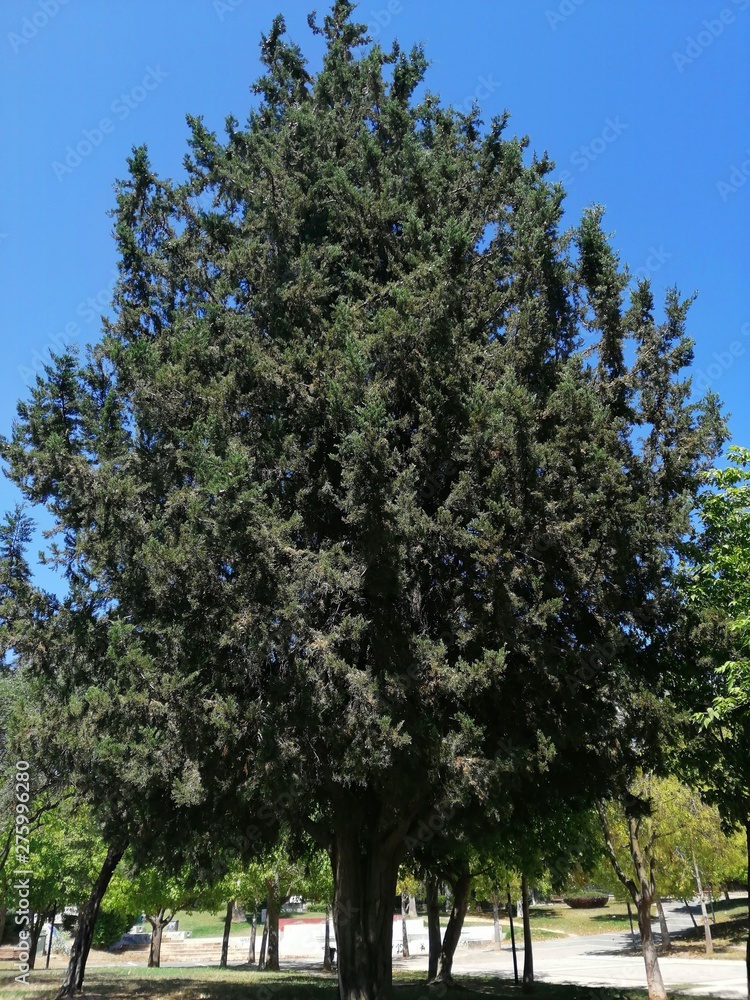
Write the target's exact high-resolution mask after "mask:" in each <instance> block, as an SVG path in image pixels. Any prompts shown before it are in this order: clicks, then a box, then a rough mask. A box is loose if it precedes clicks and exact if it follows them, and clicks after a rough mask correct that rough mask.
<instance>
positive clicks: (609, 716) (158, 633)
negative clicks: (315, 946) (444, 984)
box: [2, 0, 722, 1000]
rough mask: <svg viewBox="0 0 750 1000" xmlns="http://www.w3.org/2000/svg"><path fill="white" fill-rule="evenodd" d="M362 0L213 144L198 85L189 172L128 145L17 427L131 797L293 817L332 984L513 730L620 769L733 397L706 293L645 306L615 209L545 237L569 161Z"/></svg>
mask: <svg viewBox="0 0 750 1000" xmlns="http://www.w3.org/2000/svg"><path fill="white" fill-rule="evenodd" d="M352 10H353V4H351V3H350V2H348V0H336V2H335V4H334V5H333V8H332V10H331V12H330V13H329V14H328V15H327V16H326V17H325V18H324V20H323V23H322V25H318V24H316V23H315V21H314V20H312V19H311V22H310V23H311V26H312V28H313V30H314V31H315V32H317V33H318V34H319V35H321V36H322V39H323V41H324V43H325V55H324V58H323V65H322V69H321V70H320V72H319V73H317V75H314V76H313V75H312V74H311V73H310V71H309V70H308V68H307V65H306V63H305V60H304V58H303V56H302V54H301V52H300V50H299V48H298V47H297V46H296V45H294V44H292V43H290V42H288V41H287V40H286V39H285V37H284V23H283V19H282V18H277V19H276V20H275V21H274V24H273V27H272V29H271V31H270V33H269V35H268V36H267V37H265V38H264V39H263V45H262V61H263V64H264V75H263V76H262V77H261V79H260V80H259V81H258V82H257V84H256V85H255V93H256V95H257V96H258V98H259V101H258V105H257V107H255V108H254V109H253V110H252V111H251V113H250V115H249V117H248V120H247V122H246V123H245V124H244V125H243V126H241V125H240V123H239V122H238V121H237V120H235V119H233V118H230V119H228V120H227V123H226V138H225V140H223V141H220V140H219V139H218V138H217V136H216V135H214V134H213V133H211V132H210V131H209V130H208V129H207V128H206V127H205V125H204V124H203V122H202V121H201V120H200V119H198V118H190V119H189V123H190V127H191V133H192V134H191V139H190V152H189V154H188V156H187V157H186V159H185V169H186V177H185V179H184V181H182V182H180V183H176V184H175V183H171V182H169V181H165V180H163V179H160V178H158V177H157V176H156V175H155V173H154V171H153V169H152V167H151V165H150V163H149V160H148V156H147V154H146V151H145V150H144V149H137V150H135V151H134V153H133V156H132V158H131V159H130V161H129V171H130V172H129V177H128V178H127V179H126V180H124V181H122V182H121V183H120V184H119V185H118V192H117V208H116V211H115V232H116V238H117V243H118V250H119V254H120V281H119V283H118V286H117V289H116V291H115V296H114V307H115V318H114V320H113V321H112V322H111V323H108V324H107V327H106V330H105V335H104V338H103V340H102V342H101V343H100V344H98V345H96V346H95V347H94V348H93V349H92V351H91V353H90V354H89V355H88V357H87V358H85V359H83V360H80V361H79V360H78V359H77V358H75V357H73V356H70V355H66V356H64V357H62V358H59V359H57V360H56V361H55V362H54V364H53V365H52V366H50V368H49V369H48V371H47V372H46V374H45V376H44V377H43V378H42V379H41V380H40V382H39V383H38V384H37V386H36V387H35V389H34V390H33V391H32V396H31V399H30V401H29V402H27V403H22V404H21V406H20V407H19V418H18V421H17V424H16V427H15V430H14V434H13V438H12V440H11V441H8V442H6V443H5V444H4V445H3V449H2V451H3V455H4V457H5V459H6V461H7V463H8V466H9V472H10V475H11V477H12V478H13V479H14V481H15V482H16V483H18V485H19V486H20V487H21V488H22V490H23V491H24V493H25V495H26V497H27V498H28V500H29V501H31V502H32V503H42V504H46V505H47V507H48V509H49V510H50V511H51V513H52V515H53V517H54V519H55V523H56V526H57V527H58V529H59V539H60V541H59V543H58V549H57V550H56V552H55V555H54V558H55V559H56V560H57V561H58V563H59V565H60V566H61V567H63V568H64V569H65V571H66V573H67V574H68V578H69V580H70V582H71V597H70V599H69V600H66V602H64V603H63V605H62V606H61V607H60V608H59V609H55V611H54V615H53V616H52V617H53V619H54V633H55V635H56V637H57V638H56V640H55V642H54V643H48V644H47V645H40V643H39V642H38V641H36V642H33V643H32V642H30V643H29V644H28V645H27V648H26V650H25V655H26V657H27V658H28V660H29V661H30V662H31V664H32V667H31V669H35V670H37V671H43V670H46V671H47V672H48V673H52V674H53V675H54V676H55V677H56V678H57V679H58V689H57V691H56V697H57V704H58V705H59V706H63V707H62V708H58V711H57V715H56V718H55V712H54V711H53V712H52V713H51V715H52V717H53V718H55V721H56V723H57V725H58V726H59V727H60V729H61V731H62V732H64V733H67V734H70V733H71V713H72V710H73V708H75V711H76V712H77V713H78V715H77V716H74V717H75V718H76V720H77V721H76V725H81V726H82V727H83V729H84V733H85V734H86V735H87V737H89V736H90V740H89V743H87V744H86V748H87V753H89V754H90V755H91V758H92V759H93V760H94V761H95V762H96V764H95V766H94V767H92V768H91V773H92V774H96V773H97V771H98V770H99V768H102V770H103V772H104V775H103V777H104V779H105V780H106V781H108V782H109V787H110V788H112V789H114V790H115V794H116V795H117V796H118V797H119V798H120V799H121V800H122V802H123V803H124V804H126V805H127V806H128V809H127V810H126V814H127V815H128V816H129V817H130V816H132V817H133V822H132V823H130V822H128V823H126V824H125V827H124V829H125V830H126V831H127V833H128V834H130V833H131V831H132V833H133V836H135V830H136V828H138V830H139V831H140V832H139V834H138V837H139V842H142V843H144V844H147V843H149V842H150V843H156V842H157V840H156V834H155V835H154V837H151V836H150V831H151V830H152V829H153V827H154V825H155V824H156V825H159V824H160V826H161V827H163V816H164V809H165V803H168V804H170V807H171V803H172V802H179V803H183V804H185V805H186V806H190V807H196V812H197V807H198V806H200V807H201V813H202V815H203V816H206V815H210V816H216V817H217V818H218V821H219V822H221V823H223V824H224V826H225V828H226V829H224V830H223V831H222V833H221V836H222V837H223V838H226V839H228V838H229V834H230V833H231V832H232V830H233V828H235V827H237V828H239V827H241V825H242V823H243V822H246V823H250V822H251V820H250V819H248V817H249V816H252V815H253V814H254V813H256V812H257V813H260V812H261V810H263V809H265V808H270V809H271V810H272V812H274V815H276V820H274V822H281V821H282V820H283V822H285V823H288V824H290V826H291V827H292V828H294V829H297V828H299V827H304V828H305V829H306V831H307V832H308V833H309V834H310V835H311V836H313V837H314V838H315V839H316V840H317V842H318V843H319V845H320V846H322V847H324V848H325V849H326V850H328V851H329V854H330V857H331V862H332V868H333V873H334V879H335V885H336V892H335V905H334V921H335V926H336V934H337V944H338V950H339V962H338V974H339V985H340V993H341V996H342V998H343V1000H385V998H388V997H389V996H390V993H391V962H390V954H391V936H392V912H391V910H392V907H391V901H392V900H393V897H394V890H395V886H396V881H397V874H398V868H399V865H400V863H401V862H402V861H403V859H404V857H405V855H406V853H407V838H408V837H409V836H413V834H414V832H415V831H417V830H419V828H420V824H423V823H425V822H427V821H428V820H429V819H430V818H432V817H433V816H434V815H435V814H436V813H437V814H444V813H446V812H448V811H450V810H451V809H452V808H454V806H456V805H461V806H469V805H470V804H472V803H474V804H476V805H478V806H480V807H486V808H487V809H488V811H489V810H490V808H491V807H492V804H493V803H497V801H498V800H499V799H500V798H502V796H503V795H504V794H505V793H506V791H507V788H508V785H509V784H512V782H513V775H512V773H511V771H512V768H509V767H508V763H507V760H506V757H507V755H506V753H505V746H506V744H507V741H508V740H512V741H513V742H514V743H515V744H517V745H518V746H519V747H522V748H523V754H522V756H523V757H524V761H523V774H524V775H525V776H526V779H527V785H529V786H530V783H532V782H533V780H534V778H535V776H536V775H538V774H539V773H540V772H542V771H544V769H545V768H546V767H547V765H548V762H549V760H550V759H551V758H553V757H561V758H564V759H566V760H567V761H568V765H569V767H570V769H571V770H574V769H575V768H579V769H580V770H581V771H582V772H583V773H588V774H589V775H590V778H591V781H592V783H595V782H597V781H599V782H600V781H602V780H603V776H604V774H605V772H606V771H607V769H608V767H609V763H608V761H609V758H608V756H607V755H606V754H604V753H602V752H601V748H602V747H604V746H606V745H607V741H608V739H609V735H610V733H611V732H612V730H613V728H614V729H616V728H617V725H618V722H617V720H618V718H619V715H620V713H621V711H622V705H623V704H624V703H625V702H626V701H627V700H628V699H630V697H631V694H632V691H633V689H634V688H637V686H638V685H639V684H644V685H647V686H651V687H653V686H658V685H657V681H658V667H657V660H656V659H655V655H654V654H653V653H652V651H654V650H655V649H656V645H657V644H655V633H656V632H657V631H658V630H660V629H662V630H665V631H666V625H667V624H668V623H669V621H670V620H671V616H672V614H673V612H674V607H673V601H672V576H673V573H672V569H671V567H672V563H673V556H674V548H675V545H676V544H677V541H678V540H679V539H681V538H682V537H683V535H684V534H685V533H686V532H687V531H688V530H689V527H690V525H689V519H688V513H687V510H688V507H689V501H690V498H691V497H692V495H693V493H694V490H695V481H696V474H697V472H698V471H699V470H700V469H701V468H702V467H703V465H704V464H705V462H706V461H710V460H711V459H712V458H713V455H714V454H715V450H716V445H717V441H718V440H719V439H720V438H721V435H722V425H721V422H720V420H719V418H718V415H717V412H716V405H715V400H713V399H712V398H709V399H708V400H707V401H705V403H704V404H691V403H689V396H690V388H689V382H688V380H686V379H685V378H683V377H682V374H681V373H682V371H683V369H684V368H685V366H686V365H688V364H689V363H690V360H691V344H690V341H689V339H688V338H687V336H686V333H685V322H686V315H687V310H688V306H689V303H687V302H683V301H682V300H681V299H680V298H679V296H678V294H677V292H676V291H672V292H670V293H669V295H668V297H667V302H666V306H665V319H664V321H663V322H660V321H658V320H657V318H656V316H655V307H654V302H653V297H652V294H651V291H650V288H649V286H648V284H647V283H641V284H640V285H639V286H638V288H637V290H636V291H635V292H634V293H633V296H632V300H631V303H630V306H629V308H627V307H626V304H625V302H624V295H625V289H626V287H627V284H628V280H629V279H628V275H627V273H626V272H625V271H624V270H621V269H620V267H619V263H618V260H617V256H616V254H615V252H614V251H613V250H612V248H611V247H610V244H609V241H608V239H607V237H606V235H605V234H604V232H603V229H602V224H601V215H602V213H601V211H600V210H598V209H595V210H592V211H590V212H588V213H586V215H585V217H584V219H583V220H582V222H581V224H580V226H578V227H577V228H576V230H575V231H574V232H573V233H567V234H561V232H560V229H559V227H560V223H561V219H562V212H563V208H562V205H563V191H562V190H561V188H560V186H559V185H557V184H555V183H553V182H552V181H551V180H550V179H549V174H550V172H551V171H552V169H553V164H552V163H551V162H550V161H549V160H548V159H547V158H546V157H542V158H534V159H533V160H530V158H529V157H527V156H526V154H525V150H526V148H527V145H528V142H527V140H525V139H513V138H506V137H505V128H506V125H507V117H506V116H503V117H500V118H498V119H495V120H493V121H492V122H491V123H490V124H489V125H488V126H487V127H486V128H485V127H483V125H482V122H481V119H480V115H479V111H478V110H474V111H472V112H471V113H469V114H461V113H458V112H456V111H454V110H452V109H450V108H446V107H444V106H442V105H441V104H440V102H439V100H438V99H437V98H436V97H435V95H433V94H430V93H429V92H427V93H424V94H422V91H421V90H420V85H421V84H422V82H423V79H424V75H425V69H426V60H425V57H424V54H423V52H422V51H421V49H419V48H416V49H414V50H413V51H411V52H410V53H406V52H403V51H401V49H400V48H399V47H398V46H394V48H393V49H392V50H391V51H390V52H387V53H386V52H383V51H382V50H381V49H380V48H379V47H378V46H377V45H374V46H371V47H366V43H367V39H366V34H365V30H366V29H365V26H364V25H361V24H357V23H356V22H355V21H354V20H353V19H352V16H351V15H352ZM418 95H421V96H418ZM206 199H208V200H209V201H210V208H205V207H202V206H205V204H206ZM631 348H632V350H631ZM631 356H632V357H634V359H635V360H634V361H633V363H632V364H628V362H627V361H626V358H629V357H631ZM644 609H645V610H644ZM29 631H30V633H31V634H33V632H34V629H33V628H31V629H30V630H29ZM71 637H72V639H71ZM65 641H67V646H65V645H64V642H65ZM41 649H44V650H46V651H47V652H46V653H42V652H40V650H41ZM50 649H54V656H51V655H50V653H49V650H50ZM615 653H616V655H615ZM45 661H46V662H45ZM54 704H55V703H52V705H51V708H54ZM69 739H72V737H71V736H70V735H69ZM131 739H133V740H137V742H138V743H139V745H141V746H142V747H144V748H145V750H144V755H143V756H142V757H141V758H140V759H139V758H138V757H137V755H136V754H135V751H134V749H133V747H131V744H130V740H131ZM76 740H78V736H77V735H76ZM76 745H78V744H76ZM626 745H627V740H625V741H623V746H626ZM157 748H158V758H159V763H160V765H161V769H160V770H159V772H158V780H157V773H156V772H154V771H153V770H152V768H151V766H150V764H151V761H152V755H153V756H157V753H156V751H157ZM73 757H74V755H73V753H72V747H71V752H70V753H69V754H68V760H69V761H70V765H69V766H71V767H72V766H73V763H72V762H73ZM102 758H104V759H103V760H102ZM136 759H138V760H139V766H138V767H136V764H135V762H136ZM87 780H89V781H91V782H93V781H94V779H93V778H91V779H86V778H85V777H84V776H83V775H81V777H80V782H81V784H82V785H84V784H85V783H86V781H87ZM96 782H97V784H96V787H95V788H94V787H92V788H91V798H92V801H94V802H98V803H99V805H98V808H99V809H100V810H101V811H102V816H103V818H104V813H105V812H106V809H105V807H104V804H103V803H104V796H103V795H102V785H101V781H100V779H99V778H98V777H97V779H96ZM136 790H137V791H138V795H137V796H136V795H135V794H134V793H135V791H136ZM139 810H140V816H139V824H136V816H137V813H138V812H139ZM114 817H115V814H114V813H111V815H110V820H109V823H110V825H109V830H110V834H111V837H112V838H113V841H114V838H115V836H116V834H117V833H118V830H117V829H116V827H115V818H114ZM198 829H200V826H199V827H198ZM264 829H265V827H264ZM120 848H121V845H119V844H118V846H117V850H119V849H120ZM83 964H84V965H85V961H84V963H83ZM82 975H83V970H82V966H81V964H80V962H79V965H78V967H77V970H75V971H74V974H73V976H72V980H71V981H74V985H77V987H78V988H80V986H81V983H82ZM69 979H71V977H69Z"/></svg>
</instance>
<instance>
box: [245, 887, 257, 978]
mask: <svg viewBox="0 0 750 1000" xmlns="http://www.w3.org/2000/svg"><path fill="white" fill-rule="evenodd" d="M257 922H258V900H257V899H255V900H253V920H252V923H251V925H250V950H249V952H248V955H247V964H248V965H255V935H256V933H257V931H256V927H257Z"/></svg>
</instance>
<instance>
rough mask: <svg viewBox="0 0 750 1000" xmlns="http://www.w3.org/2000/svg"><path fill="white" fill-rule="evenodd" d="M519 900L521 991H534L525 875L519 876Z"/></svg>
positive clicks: (532, 952)
mask: <svg viewBox="0 0 750 1000" xmlns="http://www.w3.org/2000/svg"><path fill="white" fill-rule="evenodd" d="M521 900H522V904H523V987H522V989H523V992H524V993H533V992H534V949H533V946H532V943H531V913H530V911H529V885H528V882H527V881H526V876H525V875H522V876H521Z"/></svg>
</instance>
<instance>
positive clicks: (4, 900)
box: [0, 868, 8, 944]
mask: <svg viewBox="0 0 750 1000" xmlns="http://www.w3.org/2000/svg"><path fill="white" fill-rule="evenodd" d="M7 919H8V878H7V876H6V874H5V869H4V868H3V871H2V875H0V944H2V943H3V938H4V937H5V922H6V920H7Z"/></svg>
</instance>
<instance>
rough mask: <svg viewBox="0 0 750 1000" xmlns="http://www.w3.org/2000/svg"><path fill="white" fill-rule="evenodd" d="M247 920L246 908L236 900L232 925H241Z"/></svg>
mask: <svg viewBox="0 0 750 1000" xmlns="http://www.w3.org/2000/svg"><path fill="white" fill-rule="evenodd" d="M246 920H247V914H246V913H245V907H244V906H243V905H242V903H238V902H237V900H236V899H235V901H234V906H233V907H232V923H233V924H241V923H244V922H245V921H246Z"/></svg>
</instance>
